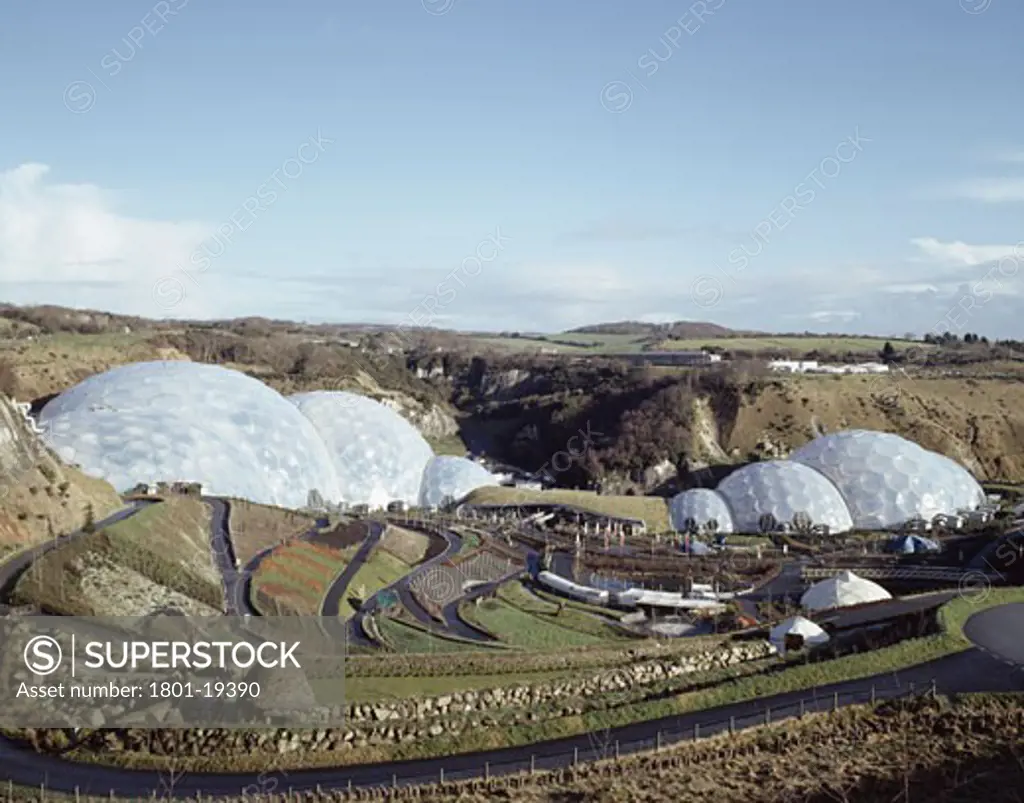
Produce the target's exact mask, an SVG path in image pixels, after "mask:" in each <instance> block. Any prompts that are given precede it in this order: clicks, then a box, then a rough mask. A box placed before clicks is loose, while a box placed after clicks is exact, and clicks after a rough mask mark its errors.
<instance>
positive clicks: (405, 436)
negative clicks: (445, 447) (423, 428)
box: [289, 390, 434, 507]
mask: <svg viewBox="0 0 1024 803" xmlns="http://www.w3.org/2000/svg"><path fill="white" fill-rule="evenodd" d="M289 401H291V402H292V403H293V404H294V405H295V406H296V407H298V409H299V410H301V411H302V414H303V415H304V416H306V418H308V419H309V420H310V421H312V423H313V426H314V427H315V428H316V430H317V431H318V432H319V433H320V436H321V437H322V438H323V440H324V442H325V443H326V444H327V451H328V453H329V454H330V456H331V459H332V460H333V461H334V468H335V472H336V474H337V476H338V484H339V486H340V500H341V501H344V502H348V503H349V504H354V505H358V504H366V505H370V506H371V507H383V506H384V505H386V504H387V503H388V502H392V501H402V502H405V503H406V504H408V505H415V504H416V503H417V501H418V500H419V494H420V479H421V478H422V476H423V469H424V468H425V467H426V465H427V461H428V460H430V458H432V457H433V456H434V450H433V449H431V448H430V444H429V443H427V442H426V441H425V440H424V439H423V436H422V435H420V433H419V430H417V429H416V427H414V426H413V425H412V424H410V423H409V422H408V421H406V420H405V419H404V418H402V416H401V415H399V414H398V413H396V412H395V411H394V410H392V409H391V408H390V407H387V406H385V405H383V404H381V403H380V402H377V401H374V400H373V399H370V398H367V397H366V396H360V395H359V394H356V393H347V392H345V391H326V390H317V391H313V392H311V393H299V394H296V395H294V396H290V397H289Z"/></svg>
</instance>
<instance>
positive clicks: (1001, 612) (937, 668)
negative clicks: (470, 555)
mask: <svg viewBox="0 0 1024 803" xmlns="http://www.w3.org/2000/svg"><path fill="white" fill-rule="evenodd" d="M144 504H145V503H142V504H137V505H134V506H133V507H132V508H129V509H127V510H124V511H120V512H119V513H117V514H115V515H114V516H111V517H109V518H108V519H104V520H103V521H102V522H98V523H97V527H101V526H109V524H112V523H114V522H116V521H119V520H121V519H124V518H127V517H128V516H130V515H132V514H133V513H134V512H135V511H136V510H138V509H139V508H140V507H142V506H143V505H144ZM219 512H220V513H221V514H225V513H226V511H225V510H223V509H222V510H220V511H219ZM225 520H226V519H225ZM379 530H380V531H379V532H377V533H376V534H374V533H372V532H371V533H370V535H369V537H368V538H367V543H366V544H364V546H363V548H361V549H360V553H363V554H362V556H363V559H365V557H366V555H367V554H368V553H369V551H370V549H372V545H373V544H375V543H376V541H377V540H379V538H380V535H381V533H382V532H383V527H380V528H379ZM79 534H80V531H79V532H78V533H73V534H70V535H68V536H63V537H62V538H59V539H54V541H50V542H47V543H46V544H41V545H39V546H38V547H34V548H33V549H32V550H29V551H28V552H26V553H23V554H22V555H19V556H17V557H16V558H15V559H13V560H12V561H10V562H9V563H8V564H5V565H4V566H2V567H0V584H2V583H3V582H5V581H7V582H9V581H10V579H11V577H12V576H16V574H17V572H18V571H20V570H21V569H23V568H24V567H25V566H27V565H28V564H29V563H31V561H32V560H34V559H35V558H37V557H39V555H41V554H44V553H45V552H46V551H47V550H48V549H52V548H53V547H54V546H56V545H58V544H60V543H62V542H63V541H66V540H68V539H70V538H72V537H75V536H76V535H79ZM374 535H376V537H374ZM225 554H226V555H230V554H231V553H225ZM356 563H357V562H356V561H353V564H356ZM359 565H361V561H359ZM348 568H351V565H350V567H348ZM346 573H347V574H348V577H347V578H345V577H344V575H345V574H346ZM354 573H355V569H353V571H352V572H348V569H346V572H345V573H343V576H342V577H340V578H339V581H340V580H342V579H343V578H344V580H345V582H344V585H345V586H347V583H348V580H350V579H351V576H352V575H354ZM237 574H238V573H237V572H235V573H234V575H232V576H236V575H237ZM339 581H336V582H335V586H339V585H341V583H340V582H339ZM494 585H497V583H494V584H488V586H484V587H482V588H480V589H474V590H473V592H471V594H470V595H467V597H470V598H471V597H472V596H476V595H478V594H481V593H486V592H487V591H488V590H490V587H491V586H494ZM332 590H334V589H333V588H332ZM344 591H345V588H344V587H341V588H340V589H338V591H337V600H339V601H340V599H341V595H342V594H344ZM964 633H965V635H966V636H967V637H968V638H969V639H970V640H971V641H972V642H974V643H975V644H976V645H977V648H975V649H969V650H966V651H964V652H960V653H956V654H954V655H950V656H946V657H944V658H940V659H938V660H935V661H930V662H928V663H925V664H919V665H917V666H913V667H909V668H907V669H903V670H900V671H898V672H887V673H884V674H880V675H874V676H872V677H868V678H864V679H861V680H852V681H845V682H841V683H835V684H831V685H828V686H823V687H818V688H815V689H809V690H804V691H798V692H789V693H785V694H777V695H772V696H770V697H761V698H758V699H755V700H750V701H747V702H741V703H734V704H732V705H726V706H720V707H718V708H712V709H706V710H703V711H697V712H693V713H688V714H682V715H674V716H671V717H665V718H661V719H657V720H649V721H646V722H638V723H635V724H632V725H625V726H621V727H618V728H612V729H608V730H605V731H602V732H601V733H600V738H599V739H598V738H596V735H595V734H582V735H579V736H573V737H567V738H562V739H555V740H549V741H545V742H536V743H533V744H529V745H524V746H521V747H509V748H502V749H497V750H488V751H483V752H477V753H466V754H458V755H451V756H442V757H440V758H430V759H418V760H413V761H402V762H394V763H386V764H366V765H357V766H349V767H326V768H313V769H302V770H291V771H280V772H276V773H268V772H266V771H264V772H260V773H255V772H249V773H209V774H197V773H189V774H186V775H184V776H183V777H181V778H179V779H177V781H176V783H175V785H174V788H173V789H172V790H168V788H167V782H166V777H165V775H164V774H163V773H161V772H159V771H156V770H138V769H134V770H132V769H121V768H116V767H103V766H98V765H93V764H81V763H76V762H73V761H68V760H66V759H64V758H61V757H59V756H53V755H45V754H40V753H36V752H34V751H33V750H31V749H30V748H28V747H25V746H23V745H21V744H19V743H16V742H13V741H11V740H9V739H7V738H5V737H0V767H2V768H3V769H2V770H0V772H2V774H3V779H4V780H8V781H10V782H12V783H15V784H19V785H24V786H26V787H32V788H38V787H39V786H40V785H44V786H46V787H47V788H48V789H51V790H54V791H63V792H68V793H74V792H78V793H79V794H86V795H113V796H121V797H133V798H143V797H151V796H153V795H157V794H159V795H161V796H163V797H194V796H196V795H198V794H202V795H207V796H227V795H230V796H239V795H244V794H247V793H249V792H252V791H253V790H254V789H256V790H259V789H262V788H266V784H267V783H268V781H269V780H270V778H274V779H275V780H276V781H277V786H276V789H278V790H280V791H284V790H286V789H290V790H292V791H295V792H301V791H313V790H316V789H318V788H320V789H331V788H345V787H347V786H349V785H351V786H353V787H368V786H390V785H392V784H394V783H397V784H400V785H409V784H421V783H430V782H434V781H437V780H438V779H439V778H440V775H441V772H442V771H443V772H444V777H445V778H446V779H447V780H461V779H465V778H473V777H481V776H484V775H485V774H490V775H492V776H497V775H504V774H511V773H516V772H522V771H526V770H529V769H531V768H534V769H538V770H545V769H554V768H559V767H566V766H570V765H571V764H573V763H574V762H575V761H576V760H577V759H581V760H588V759H597V758H604V757H609V756H610V755H611V753H610V752H609V746H610V745H613V744H617V745H618V751H619V753H620V754H628V753H631V752H636V751H640V750H649V749H651V748H652V747H653V746H654V745H655V743H657V742H660V743H662V744H669V743H672V742H675V741H679V740H683V739H688V738H694V735H695V732H698V731H699V734H700V735H703V736H710V735H713V734H716V733H721V732H723V731H725V730H728V729H729V727H730V725H732V726H733V727H735V728H737V729H741V728H744V727H750V726H753V725H758V724H761V723H762V722H764V721H765V719H766V718H768V717H767V715H766V709H769V710H770V718H771V721H780V720H782V719H786V718H790V717H795V716H798V715H800V714H801V713H803V712H804V711H817V710H827V709H828V708H831V707H833V706H834V705H836V704H838V705H851V704H856V703H865V702H869V701H870V700H872V699H888V698H893V697H900V696H904V695H906V694H908V693H913V692H914V691H915V690H917V691H922V690H925V689H927V688H929V687H931V688H934V689H935V690H936V691H937V692H938V693H940V694H953V693H967V692H997V691H1021V690H1022V687H1024V673H1022V671H1021V666H1022V664H1024V604H1019V603H1018V604H1011V605H1002V606H998V607H995V608H991V609H989V610H986V611H982V612H979V613H977V614H975V615H974V616H972V617H971V618H970V619H969V620H968V621H967V623H966V625H965V627H964ZM993 656H995V657H993Z"/></svg>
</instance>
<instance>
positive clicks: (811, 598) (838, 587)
mask: <svg viewBox="0 0 1024 803" xmlns="http://www.w3.org/2000/svg"><path fill="white" fill-rule="evenodd" d="M884 599H892V595H891V594H890V593H889V592H888V591H886V590H885V589H884V588H882V587H881V586H880V585H878V583H873V582H871V581H870V580H865V579H864V578H863V577H858V576H857V575H856V574H854V573H853V572H850V571H846V572H840V573H839V574H837V575H836V576H835V577H829V578H828V579H827V580H822V581H821V582H820V583H815V584H814V585H812V586H811V587H810V588H808V589H807V590H806V591H805V592H804V595H803V596H802V597H800V606H801V607H802V608H804V609H805V610H808V611H827V610H830V609H832V608H847V607H849V606H851V605H863V604H864V603H866V602H878V601H880V600H884Z"/></svg>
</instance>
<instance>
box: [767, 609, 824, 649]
mask: <svg viewBox="0 0 1024 803" xmlns="http://www.w3.org/2000/svg"><path fill="white" fill-rule="evenodd" d="M788 635H797V636H803V639H804V644H806V645H808V646H812V647H813V646H815V645H818V644H824V643H825V642H826V641H828V640H829V638H828V633H826V632H825V631H824V630H822V629H821V627H819V626H818V625H816V624H815V623H814V622H812V621H811V620H810V619H805V618H804V617H803V616H791V617H790V618H789V619H787V620H786V621H784V622H780V623H779V624H777V625H775V627H773V628H772V629H771V631H770V632H769V633H768V640H769V641H770V642H771V643H772V644H774V645H775V646H776V647H777V648H778V647H781V646H782V645H784V644H785V643H786V636H788Z"/></svg>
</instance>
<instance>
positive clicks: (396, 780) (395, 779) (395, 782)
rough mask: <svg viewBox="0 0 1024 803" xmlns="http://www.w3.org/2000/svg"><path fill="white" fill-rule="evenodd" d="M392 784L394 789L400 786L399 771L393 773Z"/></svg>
mask: <svg viewBox="0 0 1024 803" xmlns="http://www.w3.org/2000/svg"><path fill="white" fill-rule="evenodd" d="M391 786H392V788H393V789H397V788H398V774H397V773H394V772H393V773H391Z"/></svg>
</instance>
